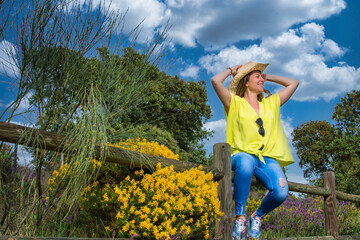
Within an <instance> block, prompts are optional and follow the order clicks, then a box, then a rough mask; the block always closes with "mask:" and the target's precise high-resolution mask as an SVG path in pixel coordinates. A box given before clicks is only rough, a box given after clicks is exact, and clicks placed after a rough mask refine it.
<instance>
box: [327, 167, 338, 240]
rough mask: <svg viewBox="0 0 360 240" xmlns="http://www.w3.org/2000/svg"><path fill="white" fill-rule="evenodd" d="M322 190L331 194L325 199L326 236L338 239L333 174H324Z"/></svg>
mask: <svg viewBox="0 0 360 240" xmlns="http://www.w3.org/2000/svg"><path fill="white" fill-rule="evenodd" d="M324 188H327V189H329V190H330V191H331V194H330V195H329V196H327V197H325V200H324V208H325V230H326V234H327V235H331V236H333V237H334V238H336V239H337V238H338V237H339V227H338V221H337V211H336V208H337V202H336V190H335V173H334V172H325V173H324Z"/></svg>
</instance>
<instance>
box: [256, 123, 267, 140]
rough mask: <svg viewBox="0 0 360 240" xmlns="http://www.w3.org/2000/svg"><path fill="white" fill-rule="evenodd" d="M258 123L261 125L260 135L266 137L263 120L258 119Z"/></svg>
mask: <svg viewBox="0 0 360 240" xmlns="http://www.w3.org/2000/svg"><path fill="white" fill-rule="evenodd" d="M256 123H257V125H259V134H260V135H261V136H263V137H264V136H265V129H264V126H263V120H262V119H261V118H258V119H256Z"/></svg>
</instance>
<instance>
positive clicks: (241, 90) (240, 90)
mask: <svg viewBox="0 0 360 240" xmlns="http://www.w3.org/2000/svg"><path fill="white" fill-rule="evenodd" d="M253 72H254V71H252V72H250V73H248V74H247V75H245V77H243V78H242V79H241V80H240V81H239V84H238V85H237V89H236V95H238V96H239V97H244V94H245V91H246V83H247V82H248V81H249V79H250V75H251V73H253ZM264 92H265V93H266V94H267V96H266V97H269V96H270V95H271V92H270V91H269V90H266V89H264ZM263 98H264V95H263V93H260V94H258V95H257V99H258V101H259V102H261V100H262V99H263Z"/></svg>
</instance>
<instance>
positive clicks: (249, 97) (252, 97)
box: [244, 91, 258, 103]
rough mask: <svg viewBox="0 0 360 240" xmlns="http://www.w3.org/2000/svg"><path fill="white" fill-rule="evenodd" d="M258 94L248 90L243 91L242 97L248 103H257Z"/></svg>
mask: <svg viewBox="0 0 360 240" xmlns="http://www.w3.org/2000/svg"><path fill="white" fill-rule="evenodd" d="M257 97H258V95H257V94H256V93H254V92H250V91H246V92H245V93H244V98H245V99H246V101H248V102H249V103H257V102H258V98H257Z"/></svg>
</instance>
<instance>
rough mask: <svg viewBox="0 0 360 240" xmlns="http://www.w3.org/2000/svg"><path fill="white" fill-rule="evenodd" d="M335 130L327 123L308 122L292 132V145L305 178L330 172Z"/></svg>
mask: <svg viewBox="0 0 360 240" xmlns="http://www.w3.org/2000/svg"><path fill="white" fill-rule="evenodd" d="M334 135H335V129H334V127H333V126H332V125H331V124H330V123H328V122H327V121H308V122H306V123H303V124H301V125H300V126H299V127H296V128H295V129H294V131H293V132H292V137H293V144H294V146H295V148H296V149H297V155H298V157H299V159H300V162H299V165H300V167H302V168H303V169H304V176H305V177H306V178H312V177H322V173H323V172H326V171H331V170H332V167H331V164H330V163H331V160H332V157H333V155H332V152H333V151H332V149H331V148H330V146H331V143H332V141H333V140H334Z"/></svg>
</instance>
